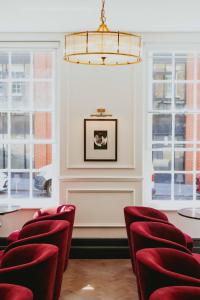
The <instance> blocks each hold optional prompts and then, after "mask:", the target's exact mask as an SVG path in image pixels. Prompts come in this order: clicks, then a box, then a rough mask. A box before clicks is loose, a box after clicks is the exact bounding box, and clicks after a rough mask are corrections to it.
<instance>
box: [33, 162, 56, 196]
mask: <svg viewBox="0 0 200 300" xmlns="http://www.w3.org/2000/svg"><path fill="white" fill-rule="evenodd" d="M52 175H53V172H52V165H47V166H46V167H43V168H41V169H40V171H39V172H35V173H33V197H41V196H42V197H51V195H52Z"/></svg>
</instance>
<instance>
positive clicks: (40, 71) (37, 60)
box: [33, 52, 52, 78]
mask: <svg viewBox="0 0 200 300" xmlns="http://www.w3.org/2000/svg"><path fill="white" fill-rule="evenodd" d="M33 76H34V78H51V77H52V54H51V53H43V52H40V53H39V52H38V53H34V55H33Z"/></svg>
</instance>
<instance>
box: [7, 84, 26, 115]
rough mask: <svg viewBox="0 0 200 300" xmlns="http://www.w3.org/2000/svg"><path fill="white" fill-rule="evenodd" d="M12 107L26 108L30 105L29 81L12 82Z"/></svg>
mask: <svg viewBox="0 0 200 300" xmlns="http://www.w3.org/2000/svg"><path fill="white" fill-rule="evenodd" d="M11 103H12V107H13V108H14V109H15V108H16V107H17V108H28V107H29V106H30V84H29V82H22V81H18V82H13V83H12V102H11Z"/></svg>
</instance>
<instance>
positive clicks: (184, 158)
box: [174, 151, 193, 171]
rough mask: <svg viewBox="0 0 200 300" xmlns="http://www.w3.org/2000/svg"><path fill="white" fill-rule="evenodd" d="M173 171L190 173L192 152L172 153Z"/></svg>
mask: <svg viewBox="0 0 200 300" xmlns="http://www.w3.org/2000/svg"><path fill="white" fill-rule="evenodd" d="M174 170H176V171H192V170H193V152H192V151H175V153H174Z"/></svg>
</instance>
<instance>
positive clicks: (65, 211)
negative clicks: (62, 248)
mask: <svg viewBox="0 0 200 300" xmlns="http://www.w3.org/2000/svg"><path fill="white" fill-rule="evenodd" d="M75 212H76V206H75V205H72V204H64V205H59V206H58V207H54V208H48V209H40V210H38V211H37V212H36V213H35V214H34V215H35V216H34V218H33V219H32V220H29V221H28V222H26V223H25V224H24V226H23V227H25V226H27V225H29V224H32V223H35V222H38V221H45V220H66V221H69V222H70V228H69V233H68V242H67V253H66V259H65V269H66V267H67V265H68V260H69V254H70V248H71V240H72V232H73V226H74V219H75Z"/></svg>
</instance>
